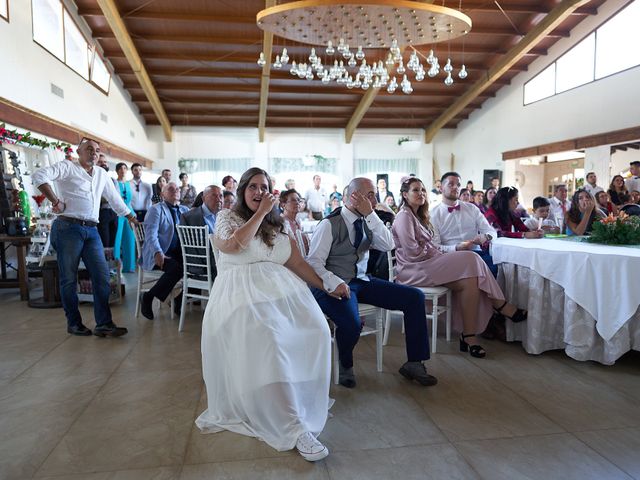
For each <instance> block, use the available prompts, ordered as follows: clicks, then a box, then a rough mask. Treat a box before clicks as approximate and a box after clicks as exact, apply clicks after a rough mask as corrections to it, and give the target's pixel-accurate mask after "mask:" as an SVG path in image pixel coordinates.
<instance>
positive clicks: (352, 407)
mask: <svg viewBox="0 0 640 480" xmlns="http://www.w3.org/2000/svg"><path fill="white" fill-rule="evenodd" d="M128 280H129V281H132V279H128ZM132 292H133V290H132V289H130V293H129V295H127V298H126V301H125V302H124V303H123V304H122V305H117V306H115V307H114V308H113V314H114V319H115V321H116V323H118V324H119V325H123V326H126V327H128V328H129V331H130V333H129V334H128V335H127V336H125V337H122V338H119V339H100V338H97V337H90V338H80V337H71V336H69V335H67V334H66V332H65V328H64V318H63V313H62V310H61V309H57V310H36V309H31V308H28V307H27V306H26V304H25V303H23V302H20V301H19V300H18V295H17V294H16V293H14V292H13V291H11V290H5V291H0V305H2V311H1V313H0V479H20V480H22V479H30V478H52V479H58V480H60V479H77V480H138V479H140V480H152V479H153V480H174V479H185V480H186V479H189V480H195V479H261V480H262V479H278V480H280V479H335V480H338V479H340V480H342V479H373V478H375V479H390V478H395V479H397V480H401V479H402V480H404V479H473V478H484V479H492V480H493V479H503V478H504V479H510V480H513V479H520V478H522V479H525V478H526V479H545V480H550V479H573V478H576V479H598V480H602V479H618V478H620V479H622V478H626V479H629V478H636V479H640V433H639V431H640V429H639V428H638V427H640V406H639V405H640V353H638V352H632V353H630V354H628V355H626V356H625V357H623V359H621V360H620V361H619V362H618V363H617V364H616V365H614V366H611V367H605V366H602V365H599V364H595V363H580V362H576V361H574V360H571V359H570V358H568V357H566V356H565V355H564V354H563V353H562V352H548V353H546V354H543V355H540V356H530V355H527V354H526V353H525V352H524V351H523V350H522V348H521V347H520V345H519V344H504V343H500V342H490V341H485V342H484V345H485V347H486V349H487V351H488V352H489V356H488V357H487V358H486V359H473V358H471V357H469V356H468V355H463V354H460V353H458V352H457V351H456V344H455V343H450V344H447V342H446V341H445V340H444V339H440V340H439V343H438V348H439V349H440V351H439V353H437V354H436V355H435V356H434V358H433V359H432V360H431V361H430V371H431V372H432V373H434V374H435V375H437V376H438V378H439V381H440V383H439V384H438V385H437V386H436V387H433V388H423V387H419V386H417V385H413V384H410V383H408V382H406V381H405V380H404V379H403V378H402V377H400V375H398V374H397V368H398V367H399V365H400V364H401V363H402V362H403V357H404V348H403V338H402V336H401V334H400V326H399V323H398V322H399V319H396V322H395V324H394V327H393V330H392V335H391V339H390V342H389V346H387V347H385V349H384V355H385V359H384V372H383V373H380V374H378V373H377V372H376V371H375V349H374V344H373V339H371V338H370V337H368V339H367V340H366V341H363V342H362V343H361V344H360V345H359V346H358V347H357V349H356V374H357V376H358V382H359V383H358V387H357V388H356V389H354V390H347V389H344V388H342V387H338V388H335V387H334V388H332V397H333V398H335V400H336V403H335V406H334V407H333V410H332V413H333V415H334V416H333V418H331V419H330V420H329V421H328V423H327V426H326V428H325V431H324V432H323V433H322V435H321V437H320V439H321V440H322V441H324V442H325V443H326V444H327V446H328V447H329V448H330V450H331V455H330V456H329V457H328V458H327V459H326V460H324V461H322V462H318V463H316V464H310V463H307V462H305V461H304V460H302V459H301V458H300V457H299V456H298V455H297V454H296V453H295V452H276V451H275V450H272V449H271V448H270V447H268V446H267V445H265V444H264V443H262V442H259V441H257V440H254V439H252V438H248V437H242V436H239V435H236V434H233V433H229V432H223V433H218V434H214V435H202V434H200V432H199V431H198V429H197V428H196V427H195V425H194V423H193V422H194V419H195V418H196V416H197V415H198V414H199V413H200V412H201V411H202V410H203V409H204V405H205V403H206V392H205V390H204V386H203V382H202V378H201V372H200V336H199V333H198V332H199V327H200V318H201V315H202V314H201V312H200V311H199V310H197V309H196V310H193V311H191V312H189V314H188V317H187V322H186V331H185V332H183V333H181V334H178V332H177V320H174V321H171V320H170V319H169V311H168V309H167V308H164V309H163V310H161V311H160V313H159V314H157V315H156V320H155V321H153V322H149V321H147V320H145V319H144V318H140V319H135V318H133V310H134V306H135V302H134V295H133V293H132ZM82 311H83V315H84V316H85V318H86V319H90V318H92V311H91V307H90V305H86V306H83V307H82ZM86 323H87V325H88V326H92V325H91V324H92V322H91V321H90V320H88V321H87V322H86Z"/></svg>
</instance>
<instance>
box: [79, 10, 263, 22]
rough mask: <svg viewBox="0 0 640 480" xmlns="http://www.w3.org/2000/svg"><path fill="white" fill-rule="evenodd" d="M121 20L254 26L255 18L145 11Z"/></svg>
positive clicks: (89, 13) (100, 14)
mask: <svg viewBox="0 0 640 480" xmlns="http://www.w3.org/2000/svg"><path fill="white" fill-rule="evenodd" d="M78 14H79V15H80V16H83V17H104V16H105V15H104V13H103V12H102V11H101V10H100V9H98V8H78ZM122 18H123V19H125V20H127V19H130V18H133V19H136V20H178V21H188V22H207V23H211V22H219V23H239V24H252V25H255V24H256V18H255V16H247V17H239V16H233V15H213V14H212V13H211V12H201V13H184V12H150V11H147V10H145V9H140V10H136V11H133V12H131V13H124V14H123V15H122Z"/></svg>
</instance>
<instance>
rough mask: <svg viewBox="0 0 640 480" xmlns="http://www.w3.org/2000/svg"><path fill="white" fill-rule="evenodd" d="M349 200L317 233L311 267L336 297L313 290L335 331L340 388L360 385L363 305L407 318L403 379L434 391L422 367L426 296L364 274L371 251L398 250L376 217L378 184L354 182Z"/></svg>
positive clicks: (431, 379) (426, 345) (426, 354)
mask: <svg viewBox="0 0 640 480" xmlns="http://www.w3.org/2000/svg"><path fill="white" fill-rule="evenodd" d="M344 199H345V206H344V207H340V208H337V209H336V210H334V211H333V212H332V213H331V214H330V215H329V216H327V217H326V218H325V219H324V220H322V221H321V222H320V223H319V224H318V226H317V227H316V230H315V231H314V234H313V238H312V240H311V246H310V248H309V255H308V256H307V262H309V264H310V265H311V266H312V267H313V269H314V270H315V271H316V273H317V274H318V275H319V276H320V278H322V281H323V283H324V287H325V289H326V290H327V292H330V293H331V295H329V294H327V293H326V292H325V291H323V290H318V289H312V291H313V295H314V296H315V298H316V300H317V301H318V304H319V305H320V308H321V309H322V311H323V312H324V313H325V314H326V315H327V316H328V317H329V318H331V320H332V321H333V322H334V323H335V325H336V334H335V336H336V342H337V346H338V353H339V358H340V361H339V364H340V372H339V382H340V384H341V385H343V386H345V387H347V388H353V387H355V385H356V379H355V375H354V373H353V348H354V347H355V345H356V344H357V343H358V340H359V338H360V331H361V329H362V323H361V320H360V316H359V314H358V302H361V303H368V304H370V305H375V306H377V307H381V308H385V309H389V310H401V311H402V312H403V313H404V324H405V331H406V347H407V359H408V361H407V362H406V363H405V364H404V365H403V366H402V367H401V368H400V373H401V374H402V375H403V376H405V377H406V378H408V379H410V380H416V381H417V382H418V383H420V384H422V385H425V386H429V385H435V384H436V383H437V380H436V378H435V377H433V376H432V375H429V374H428V373H427V370H426V368H425V367H424V364H423V363H422V362H423V361H424V360H428V359H429V338H428V333H427V323H426V321H425V309H424V301H425V299H424V295H423V293H422V292H421V291H420V290H418V289H417V288H413V287H408V286H404V285H399V284H396V283H391V282H388V281H385V280H381V279H379V278H375V277H369V276H368V275H367V274H366V273H365V272H366V269H367V260H368V259H369V248H375V249H377V250H381V251H385V252H386V251H389V250H391V249H393V248H394V243H393V237H392V236H391V232H390V231H389V230H388V229H387V227H386V226H385V225H384V223H383V222H382V220H380V218H379V217H378V215H376V213H375V212H374V207H375V205H376V189H375V187H374V185H373V182H372V181H371V180H369V179H368V178H354V179H353V180H351V182H350V183H349V186H348V187H347V192H346V195H345V197H344Z"/></svg>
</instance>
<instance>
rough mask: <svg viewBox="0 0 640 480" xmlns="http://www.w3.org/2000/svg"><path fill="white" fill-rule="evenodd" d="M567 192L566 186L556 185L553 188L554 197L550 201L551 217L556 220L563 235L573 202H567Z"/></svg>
mask: <svg viewBox="0 0 640 480" xmlns="http://www.w3.org/2000/svg"><path fill="white" fill-rule="evenodd" d="M567 192H568V190H567V186H566V185H564V184H560V185H556V186H554V187H553V197H551V198H550V199H549V203H550V205H549V216H550V217H553V218H555V219H556V224H557V225H558V226H559V227H560V231H561V232H562V233H564V232H565V225H564V219H565V216H566V215H567V212H568V211H569V209H570V208H571V202H570V201H569V200H567Z"/></svg>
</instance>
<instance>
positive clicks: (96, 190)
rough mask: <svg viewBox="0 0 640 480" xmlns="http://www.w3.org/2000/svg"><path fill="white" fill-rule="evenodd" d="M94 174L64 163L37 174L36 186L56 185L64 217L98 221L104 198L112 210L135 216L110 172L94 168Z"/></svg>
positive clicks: (71, 163)
mask: <svg viewBox="0 0 640 480" xmlns="http://www.w3.org/2000/svg"><path fill="white" fill-rule="evenodd" d="M92 173H93V174H92V175H89V174H88V173H87V171H86V170H85V169H84V168H82V166H80V164H78V163H76V162H71V161H69V160H62V161H61V162H58V163H56V164H54V165H51V166H49V167H44V168H41V169H40V170H38V171H37V172H35V173H34V174H33V177H32V180H33V184H34V185H35V186H36V187H39V186H40V185H43V184H45V183H48V184H49V185H51V184H52V183H53V182H55V183H56V191H57V192H58V198H60V200H61V201H63V202H64V204H65V210H64V212H62V215H64V216H66V217H72V218H78V219H80V220H89V221H92V222H97V221H98V213H99V210H100V197H104V198H106V199H107V201H108V202H109V205H111V208H113V210H114V211H115V212H116V213H117V214H118V215H119V216H121V217H125V216H127V215H129V214H130V213H131V211H130V210H129V208H128V207H127V206H126V205H125V203H124V202H123V201H122V197H121V196H120V192H118V190H116V187H115V185H114V184H113V181H112V180H111V178H109V175H108V174H107V172H106V171H105V170H104V169H102V168H100V167H93V172H92Z"/></svg>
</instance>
